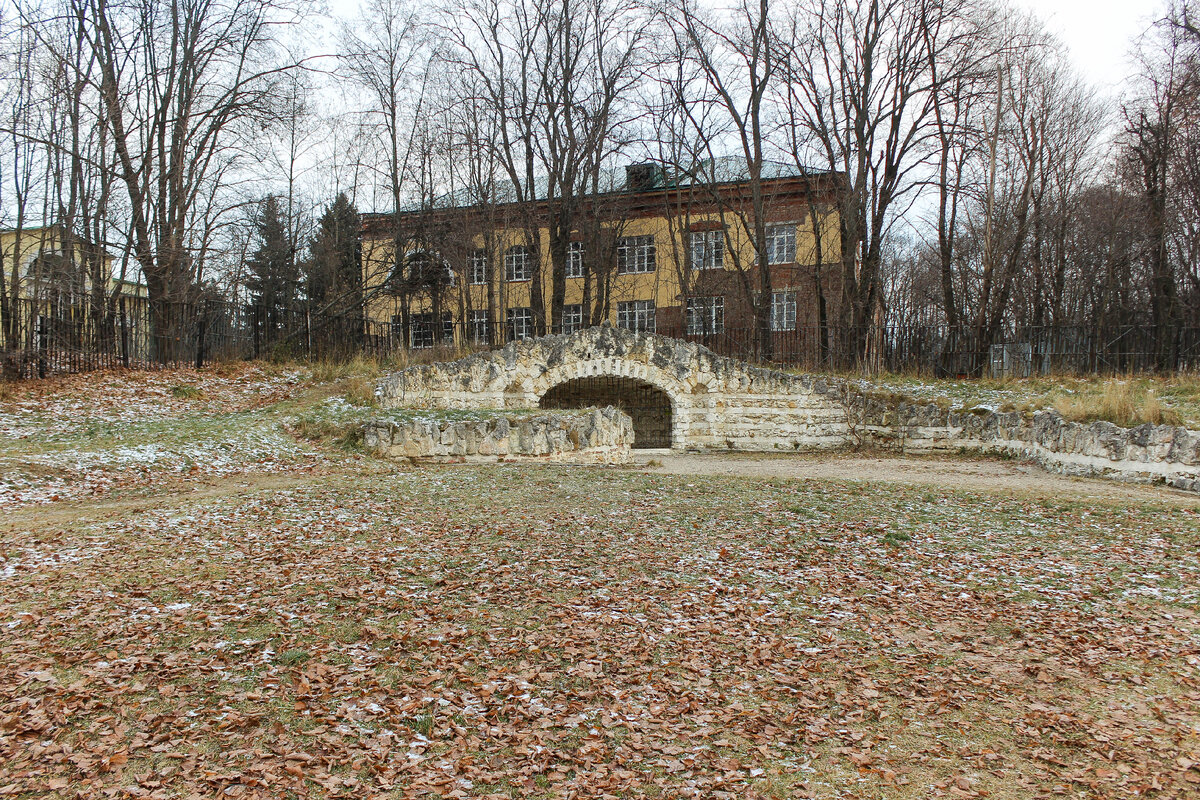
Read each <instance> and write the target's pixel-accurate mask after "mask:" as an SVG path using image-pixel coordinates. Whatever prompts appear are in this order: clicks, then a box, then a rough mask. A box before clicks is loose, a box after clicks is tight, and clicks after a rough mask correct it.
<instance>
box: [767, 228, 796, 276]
mask: <svg viewBox="0 0 1200 800" xmlns="http://www.w3.org/2000/svg"><path fill="white" fill-rule="evenodd" d="M796 227H797V226H796V223H794V222H772V223H771V224H769V225H767V226H766V236H767V241H766V242H765V243H764V244H765V246H766V249H767V264H768V265H770V266H775V265H777V264H795V263H796V244H797V242H796ZM781 233H782V234H783V236H782V239H783V246H782V247H780V245H779V238H780V234H781ZM789 254H790V256H791V257H790V258H788V255H789Z"/></svg>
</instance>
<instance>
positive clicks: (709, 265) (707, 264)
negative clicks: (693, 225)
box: [688, 228, 725, 270]
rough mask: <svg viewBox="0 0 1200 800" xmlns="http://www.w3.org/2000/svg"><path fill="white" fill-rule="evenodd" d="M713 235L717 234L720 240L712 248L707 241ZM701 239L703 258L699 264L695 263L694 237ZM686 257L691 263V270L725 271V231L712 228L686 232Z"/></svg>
mask: <svg viewBox="0 0 1200 800" xmlns="http://www.w3.org/2000/svg"><path fill="white" fill-rule="evenodd" d="M713 234H718V235H719V238H720V242H719V245H718V246H717V247H715V248H714V247H713V244H714V243H713V242H710V241H709V237H712V236H713ZM697 236H699V237H702V238H701V241H702V243H703V244H702V248H703V253H704V257H703V258H701V259H700V261H699V263H697V261H696V237H697ZM688 257H689V258H690V259H691V262H692V269H696V270H708V269H725V229H724V228H713V229H711V230H706V231H688Z"/></svg>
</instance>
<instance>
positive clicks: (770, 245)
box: [467, 225, 796, 285]
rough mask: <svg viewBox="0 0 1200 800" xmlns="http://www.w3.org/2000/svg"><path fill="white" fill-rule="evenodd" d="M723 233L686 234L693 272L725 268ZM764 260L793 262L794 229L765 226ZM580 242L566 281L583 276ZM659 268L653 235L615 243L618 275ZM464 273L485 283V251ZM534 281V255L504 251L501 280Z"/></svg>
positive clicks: (572, 251) (476, 253) (475, 254)
mask: <svg viewBox="0 0 1200 800" xmlns="http://www.w3.org/2000/svg"><path fill="white" fill-rule="evenodd" d="M725 250H726V246H725V232H724V231H722V230H713V231H692V232H691V233H689V234H688V259H689V262H690V263H691V265H692V267H693V268H694V269H724V268H725ZM766 250H767V261H768V263H770V264H792V263H795V261H796V226H795V225H768V226H767V240H766ZM583 256H584V250H583V242H571V244H570V246H569V248H568V250H567V267H566V274H567V277H568V278H582V277H583ZM657 268H658V248H657V245H656V244H655V242H654V236H653V234H650V235H646V236H622V237H621V238H620V239H618V240H617V272H618V274H621V275H634V274H640V273H647V272H654V271H655V270H656V269H657ZM467 274H468V276H469V278H470V281H471V283H473V284H476V285H480V284H486V283H487V282H488V257H487V251H486V250H473V251H471V254H470V255H469V256H467ZM532 278H533V252H532V251H531V250H530V249H529V248H528V247H526V246H525V245H523V244H517V245H513V246H512V247H510V248H508V249H507V250H505V251H504V280H506V281H509V282H516V281H527V280H531V279H532Z"/></svg>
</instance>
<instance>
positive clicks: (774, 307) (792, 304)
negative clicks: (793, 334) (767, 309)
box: [771, 291, 796, 331]
mask: <svg viewBox="0 0 1200 800" xmlns="http://www.w3.org/2000/svg"><path fill="white" fill-rule="evenodd" d="M771 330H773V331H794V330H796V293H795V292H793V291H783V292H771Z"/></svg>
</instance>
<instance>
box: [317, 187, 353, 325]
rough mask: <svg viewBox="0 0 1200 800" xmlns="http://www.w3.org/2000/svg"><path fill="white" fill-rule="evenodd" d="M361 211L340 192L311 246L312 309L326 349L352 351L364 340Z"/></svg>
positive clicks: (325, 215) (326, 212) (319, 226)
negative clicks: (360, 236)
mask: <svg viewBox="0 0 1200 800" xmlns="http://www.w3.org/2000/svg"><path fill="white" fill-rule="evenodd" d="M359 228H360V220H359V216H358V210H357V209H355V207H354V204H353V203H352V202H350V198H348V197H347V196H346V194H345V193H344V192H343V193H340V194H338V196H337V197H336V198H335V199H334V201H333V202H332V203H331V204H330V205H329V206H328V207H327V208H326V209H325V213H323V214H322V215H321V219H320V221H319V222H318V224H317V234H316V236H314V237H313V240H312V243H311V245H310V247H309V249H310V258H309V260H308V263H307V264H306V265H305V266H306V276H305V279H306V288H307V292H308V302H309V308H310V309H312V310H313V311H314V312H315V313H316V314H317V315H318V316H319V317H321V318H322V321H321V326H322V328H323V330H324V333H323V334H322V336H321V339H322V340H323V343H324V344H325V345H326V346H336V347H338V348H350V347H353V346H356V345H357V344H359V343H360V342H361V339H362V325H363V322H362V303H363V292H362V281H363V275H362V245H361V243H360V240H359V234H360V230H359Z"/></svg>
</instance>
